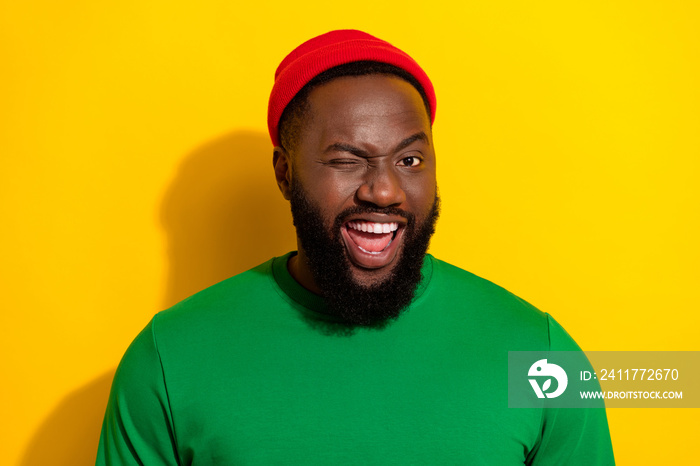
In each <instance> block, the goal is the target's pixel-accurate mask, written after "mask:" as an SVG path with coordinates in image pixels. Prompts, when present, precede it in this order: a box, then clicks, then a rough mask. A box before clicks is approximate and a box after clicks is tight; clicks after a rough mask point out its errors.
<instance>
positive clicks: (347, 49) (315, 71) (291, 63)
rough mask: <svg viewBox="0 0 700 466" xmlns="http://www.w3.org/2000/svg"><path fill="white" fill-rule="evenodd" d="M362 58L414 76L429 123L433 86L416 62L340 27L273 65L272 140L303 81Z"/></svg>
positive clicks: (433, 104)
mask: <svg viewBox="0 0 700 466" xmlns="http://www.w3.org/2000/svg"><path fill="white" fill-rule="evenodd" d="M364 60H369V61H376V62H381V63H387V64H389V65H394V66H396V67H398V68H401V69H403V70H404V71H406V72H408V73H409V74H411V75H412V76H413V77H414V78H416V80H417V81H418V82H419V83H420V85H421V86H422V87H423V91H424V92H425V95H426V96H427V97H428V103H429V104H430V113H431V123H433V122H434V121H435V107H436V103H437V102H436V99H435V90H434V89H433V84H432V83H431V82H430V79H429V78H428V75H427V74H425V71H423V70H422V69H421V67H420V66H419V65H418V63H416V62H415V60H413V58H411V57H410V56H409V55H408V54H406V53H405V52H403V51H402V50H400V49H398V48H396V47H394V46H393V45H391V44H390V43H389V42H386V41H383V40H381V39H378V38H376V37H374V36H371V35H369V34H367V33H365V32H362V31H357V30H354V29H343V30H337V31H330V32H327V33H325V34H321V35H320V36H317V37H314V38H313V39H309V40H308V41H306V42H304V43H303V44H301V45H300V46H298V47H297V48H295V49H294V50H292V52H291V53H290V54H289V55H287V56H286V57H285V58H284V60H282V63H280V65H279V66H278V67H277V71H276V72H275V85H274V86H273V87H272V92H271V93H270V101H269V103H268V107H267V128H268V130H269V132H270V138H271V139H272V144H273V145H275V146H278V145H280V138H279V121H280V118H281V117H282V112H284V109H285V108H286V107H287V105H288V104H289V102H291V101H292V99H293V98H294V96H295V95H296V94H297V93H298V92H299V91H300V90H301V89H302V88H303V87H304V86H305V85H306V83H308V82H309V81H311V80H312V79H313V78H315V77H316V76H318V75H319V74H321V73H323V72H324V71H326V70H328V69H330V68H333V67H335V66H338V65H344V64H346V63H351V62H355V61H364Z"/></svg>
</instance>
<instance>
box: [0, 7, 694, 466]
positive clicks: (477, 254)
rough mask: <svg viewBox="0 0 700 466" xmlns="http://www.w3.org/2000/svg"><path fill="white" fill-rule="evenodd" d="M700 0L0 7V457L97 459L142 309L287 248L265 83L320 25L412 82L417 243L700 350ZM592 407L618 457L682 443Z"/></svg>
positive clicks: (572, 311) (631, 332)
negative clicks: (387, 57) (347, 33)
mask: <svg viewBox="0 0 700 466" xmlns="http://www.w3.org/2000/svg"><path fill="white" fill-rule="evenodd" d="M458 3H460V4H461V3H466V5H465V4H462V5H459V4H458ZM697 5H698V4H697V3H696V2H692V1H663V2H660V1H610V0H597V1H589V2H562V1H549V2H522V1H508V2H506V1H486V0H484V1H480V2H455V3H454V4H450V5H448V4H447V3H446V2H445V3H440V2H411V1H401V2H398V1H389V2H379V1H376V0H374V1H370V2H352V3H351V2H325V1H324V2H316V3H308V4H307V3H299V2H246V3H244V4H240V2H235V1H230V0H229V1H214V0H199V1H196V2H169V1H163V0H157V1H121V2H95V1H87V0H84V1H78V0H66V1H61V2H54V1H47V0H36V1H28V2H18V1H9V0H2V1H1V3H0V67H1V68H0V157H1V158H0V161H1V165H0V196H1V197H0V201H1V207H0V220H1V221H2V224H1V228H0V245H1V246H0V247H1V250H0V254H1V256H0V258H1V261H2V269H1V272H0V273H1V275H0V286H1V287H2V289H1V291H2V298H1V299H2V305H1V306H2V313H1V319H2V320H1V322H0V324H1V326H0V329H1V331H2V333H1V334H0V335H1V336H0V345H1V346H0V350H1V351H0V354H1V362H2V366H1V367H2V372H1V374H2V379H1V380H0V413H1V414H0V415H1V416H2V422H0V429H1V430H0V443H1V444H2V451H3V455H2V456H3V460H2V462H3V464H16V465H20V466H29V465H39V464H41V465H48V464H51V465H68V464H71V465H88V464H91V463H93V462H94V455H95V451H96V444H97V440H98V435H99V428H100V423H101V418H102V415H103V410H104V407H105V403H106V397H107V393H108V390H109V385H110V381H111V377H112V375H113V373H114V370H115V368H116V365H117V363H118V361H119V359H120V357H121V355H122V353H123V352H124V350H125V349H126V347H127V346H128V344H129V343H130V341H131V339H132V338H133V337H134V336H135V335H136V334H137V333H138V331H139V330H140V329H141V328H142V327H143V326H144V325H145V324H146V323H147V321H148V320H149V318H150V317H151V316H152V315H153V314H154V313H155V312H157V311H159V310H161V309H163V308H166V307H168V306H170V305H172V304H173V303H175V302H177V301H178V300H180V299H182V298H184V297H186V296H188V295H189V294H191V293H193V292H195V291H197V290H199V289H201V288H203V287H205V286H207V285H210V284H213V283H215V282H217V281H219V280H221V279H223V278H226V277H227V276H230V275H232V274H235V273H238V272H241V271H243V270H245V269H247V268H249V267H251V266H254V265H256V264H257V263H259V262H262V261H264V260H266V259H267V258H269V257H270V256H272V255H279V254H282V253H284V252H286V251H287V250H289V249H292V248H293V247H294V231H293V229H292V227H291V223H290V216H289V214H288V213H287V206H286V204H285V202H284V200H283V199H282V198H281V196H280V195H279V193H278V192H277V188H276V185H275V183H274V181H273V177H272V170H271V145H270V143H269V141H268V137H267V135H266V123H265V118H266V106H267V97H268V94H269V91H270V89H271V85H272V76H273V73H274V70H275V67H276V65H277V64H278V63H279V61H280V60H281V59H282V58H283V57H284V55H285V54H286V53H287V52H289V51H290V50H291V49H292V48H293V47H294V46H296V45H297V44H299V43H301V42H302V41H304V40H306V39H308V38H310V37H312V36H314V35H316V34H319V33H322V32H326V31H327V30H330V29H335V28H343V27H352V28H359V29H364V30H366V31H367V32H370V33H372V34H375V35H378V36H379V37H381V38H384V39H386V40H389V41H390V42H392V43H394V44H395V45H397V46H399V47H401V48H403V49H405V50H407V51H408V52H409V53H411V54H412V55H413V56H414V57H415V58H416V59H417V61H418V62H419V63H421V64H422V66H423V67H424V68H425V69H426V70H427V72H428V74H429V75H430V76H431V78H432V79H433V82H434V84H435V87H436V89H437V93H438V110H437V121H436V125H435V129H434V132H435V138H436V144H437V150H438V156H439V164H438V176H439V183H440V188H441V194H442V197H443V215H442V218H441V221H440V224H439V226H438V233H437V235H436V236H435V238H434V242H433V245H432V252H433V253H434V254H435V255H436V256H438V257H440V258H442V259H445V260H448V261H450V262H452V263H454V264H456V265H459V266H461V267H463V268H466V269H468V270H470V271H472V272H474V273H476V274H478V275H481V276H484V277H486V278H488V279H490V280H492V281H495V282H496V283H498V284H500V285H502V286H504V287H506V288H507V289H509V290H511V291H513V292H514V293H516V294H518V295H520V296H522V297H523V298H525V299H527V300H528V301H530V302H532V303H533V304H534V305H536V306H537V307H539V308H540V309H542V310H544V311H547V312H550V313H551V314H553V315H554V316H555V317H556V318H557V320H558V321H559V322H560V323H561V324H562V325H563V326H564V327H565V328H567V330H568V331H569V332H570V333H571V334H572V336H574V338H575V339H576V340H577V341H578V342H579V344H580V345H581V346H582V347H583V348H584V349H589V350H700V345H699V344H698V330H699V327H700V325H699V323H700V322H699V317H698V311H699V310H700V306H699V304H700V299H699V298H698V292H697V286H698V285H697V284H698V279H699V278H700V274H699V273H698V272H699V270H698V260H699V259H700V257H699V256H700V254H699V252H700V248H699V247H698V238H699V237H700V231H699V227H698V226H699V216H698V214H699V212H698V206H699V202H700V189H699V188H698V175H699V174H700V173H699V166H700V162H699V159H700V157H699V156H700V149H699V148H700V136H699V133H700V110H699V109H700V91H699V89H700V67H699V63H700V61H699V58H700V53H699V52H700V50H699V49H700V35H699V32H698V31H699V30H700V28H699V27H698V24H699V21H698V20H700V12H699V8H698V6H697ZM609 419H610V426H611V431H612V436H613V443H614V448H615V453H616V457H617V460H618V464H634V465H642V464H690V462H692V461H694V460H696V459H697V458H698V457H699V456H700V444H699V443H698V442H697V425H698V420H699V418H698V411H697V410H693V409H680V410H655V409H637V410H635V409H614V410H610V411H609ZM475 428H478V426H475Z"/></svg>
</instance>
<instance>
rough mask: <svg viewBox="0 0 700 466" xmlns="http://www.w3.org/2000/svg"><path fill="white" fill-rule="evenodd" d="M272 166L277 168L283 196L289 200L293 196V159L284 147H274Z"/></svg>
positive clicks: (277, 178)
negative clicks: (291, 186) (291, 188)
mask: <svg viewBox="0 0 700 466" xmlns="http://www.w3.org/2000/svg"><path fill="white" fill-rule="evenodd" d="M272 166H273V167H274V169H275V179H276V180H277V186H278V187H279V188H280V191H281V192H282V196H284V198H285V199H287V200H289V199H290V197H291V190H290V183H291V180H292V160H291V159H290V157H289V154H288V153H287V151H286V150H285V149H284V148H283V147H281V146H276V147H275V148H274V151H273V153H272Z"/></svg>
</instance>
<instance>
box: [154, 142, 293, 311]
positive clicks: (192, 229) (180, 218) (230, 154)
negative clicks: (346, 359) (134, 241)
mask: <svg viewBox="0 0 700 466" xmlns="http://www.w3.org/2000/svg"><path fill="white" fill-rule="evenodd" d="M161 222H162V224H163V227H164V228H165V231H166V234H167V238H168V258H169V260H170V267H169V274H170V275H169V277H168V282H167V283H168V284H167V289H166V292H165V297H164V302H163V304H164V307H165V308H167V307H170V306H172V305H173V304H175V303H177V302H178V301H181V300H182V299H184V298H186V297H188V296H190V295H192V294H193V293H196V292H197V291H200V290H202V289H204V288H206V287H208V286H210V285H213V284H215V283H217V282H220V281H221V280H224V279H226V278H228V277H230V276H232V275H235V274H237V273H240V272H243V271H245V270H247V269H249V268H251V267H254V266H256V265H258V264H260V263H262V262H264V261H266V260H268V259H269V258H271V257H272V256H279V255H282V254H284V253H286V252H288V251H291V250H294V249H296V239H295V238H296V237H295V234H294V228H293V226H292V216H291V214H290V212H289V204H288V203H287V201H285V200H284V199H283V197H282V195H281V194H280V192H279V189H278V187H277V184H276V182H275V178H274V174H273V170H272V144H271V143H270V140H269V138H268V136H267V134H264V133H261V132H252V131H251V132H245V131H237V132H233V133H231V134H229V135H226V136H224V137H222V138H220V139H217V140H215V141H213V142H211V143H208V144H206V145H204V146H202V147H201V148H199V149H197V150H195V151H194V152H192V153H191V154H190V155H188V156H187V157H186V158H185V160H184V161H183V162H182V164H181V165H180V168H179V170H178V173H177V175H176V176H175V179H174V180H173V182H172V184H171V185H170V187H169V188H168V191H167V192H166V194H165V198H164V200H163V205H162V209H161Z"/></svg>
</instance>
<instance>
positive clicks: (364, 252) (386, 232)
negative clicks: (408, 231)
mask: <svg viewBox="0 0 700 466" xmlns="http://www.w3.org/2000/svg"><path fill="white" fill-rule="evenodd" d="M403 231H404V224H403V223H402V222H398V221H394V222H371V221H367V220H351V221H349V222H346V223H345V224H344V225H343V226H342V227H341V234H342V237H343V240H344V242H345V246H346V249H347V251H348V255H349V257H350V260H351V261H352V262H354V263H355V265H358V266H360V267H364V268H369V269H375V268H380V267H384V266H385V265H388V264H390V263H391V262H393V260H394V257H395V256H396V252H397V250H398V244H399V243H400V242H401V238H402V237H403Z"/></svg>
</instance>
